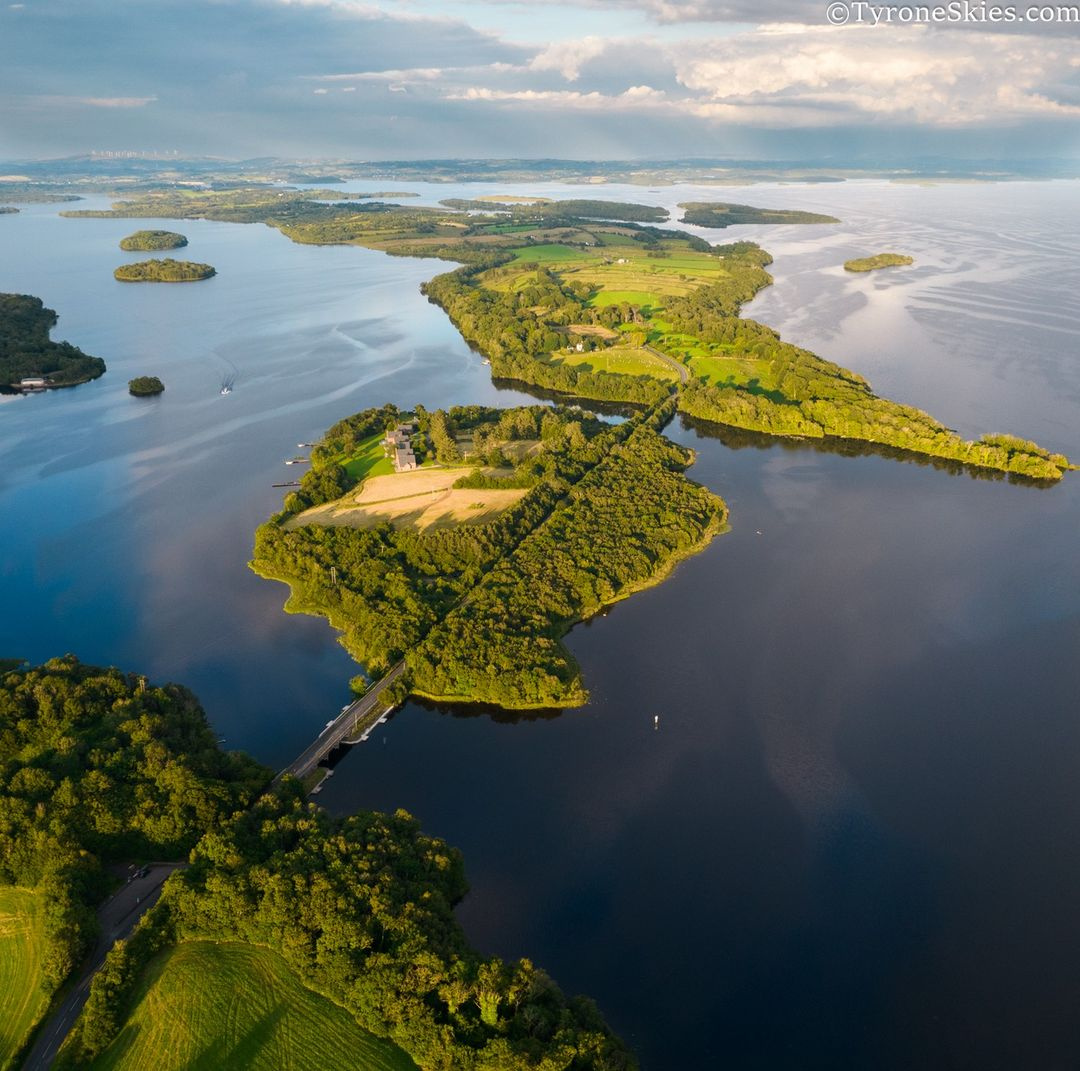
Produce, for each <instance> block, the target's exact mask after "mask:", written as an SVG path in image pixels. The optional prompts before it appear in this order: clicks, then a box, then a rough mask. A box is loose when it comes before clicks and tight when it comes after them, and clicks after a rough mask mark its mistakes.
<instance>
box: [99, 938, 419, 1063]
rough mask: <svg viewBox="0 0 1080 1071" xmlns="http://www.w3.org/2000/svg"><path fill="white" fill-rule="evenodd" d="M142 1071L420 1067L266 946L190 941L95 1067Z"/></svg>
mask: <svg viewBox="0 0 1080 1071" xmlns="http://www.w3.org/2000/svg"><path fill="white" fill-rule="evenodd" d="M90 1066H91V1067H93V1068H97V1069H101V1068H122V1069H125V1071H128V1069H129V1071H142V1069H143V1068H148V1067H152V1068H154V1069H155V1071H173V1069H175V1071H180V1069H181V1068H183V1069H184V1071H225V1069H228V1068H244V1069H250V1071H258V1069H265V1071H285V1069H288V1071H326V1069H327V1068H336V1067H349V1068H356V1069H358V1071H416V1065H415V1064H414V1063H413V1062H412V1060H410V1059H409V1057H408V1056H407V1055H406V1054H405V1053H404V1052H402V1051H401V1050H400V1049H398V1048H396V1047H395V1046H394V1045H392V1044H390V1042H388V1041H383V1040H381V1039H379V1038H376V1037H374V1036H373V1035H371V1034H369V1033H367V1032H366V1031H364V1030H361V1029H360V1027H359V1026H357V1025H356V1023H355V1022H354V1021H353V1018H352V1016H351V1015H350V1014H349V1013H348V1012H347V1011H345V1009H344V1008H340V1007H338V1005H336V1004H334V1003H333V1002H332V1001H330V1000H328V999H327V998H325V997H322V996H319V995H318V994H316V993H313V992H311V990H309V989H306V988H304V986H303V985H301V983H300V981H299V979H297V977H296V976H295V975H294V974H293V973H292V971H291V970H290V969H289V967H288V966H287V965H286V963H285V961H284V960H283V959H282V958H281V957H280V956H279V955H277V953H276V952H272V951H270V950H269V949H263V948H253V947H251V946H250V945H244V944H221V945H218V944H211V943H209V942H202V941H199V942H191V943H187V944H181V945H179V946H177V947H176V948H173V949H170V950H169V951H168V952H165V953H164V954H162V955H161V956H159V957H158V958H157V959H155V960H154V961H153V963H151V965H150V967H149V968H148V969H147V972H146V976H145V977H144V978H143V980H142V982H141V984H140V986H139V989H138V991H137V992H136V994H135V1005H134V1008H133V1010H132V1012H131V1015H130V1016H129V1017H128V1020H127V1022H126V1023H125V1024H124V1027H123V1029H122V1030H121V1031H120V1034H119V1036H118V1037H117V1039H116V1040H115V1041H114V1042H113V1043H112V1045H110V1046H109V1048H108V1049H106V1050H105V1052H104V1053H103V1054H102V1055H101V1056H100V1057H99V1058H98V1059H97V1060H95V1061H94V1063H93V1064H91V1065H90Z"/></svg>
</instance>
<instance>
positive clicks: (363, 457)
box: [337, 431, 394, 480]
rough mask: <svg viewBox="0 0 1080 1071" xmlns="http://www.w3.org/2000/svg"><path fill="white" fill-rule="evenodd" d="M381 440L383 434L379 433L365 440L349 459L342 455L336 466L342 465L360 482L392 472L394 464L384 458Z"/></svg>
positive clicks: (384, 452) (384, 453)
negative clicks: (368, 477)
mask: <svg viewBox="0 0 1080 1071" xmlns="http://www.w3.org/2000/svg"><path fill="white" fill-rule="evenodd" d="M383 438H384V436H383V433H382V432H381V431H380V432H378V433H377V434H375V435H372V436H371V437H370V438H368V439H365V440H364V441H363V442H362V443H360V445H359V447H357V450H356V452H355V453H354V454H352V455H351V456H350V457H345V456H344V455H342V456H341V457H339V458H337V461H338V464H340V465H342V466H343V467H344V469H345V471H346V472H347V473H348V474H349V475H350V476H351V477H352V478H353V479H355V480H362V479H364V478H365V477H367V476H384V475H386V474H387V473H391V472H393V471H394V463H393V461H391V460H390V458H388V457H387V456H386V451H385V450H384V449H383Z"/></svg>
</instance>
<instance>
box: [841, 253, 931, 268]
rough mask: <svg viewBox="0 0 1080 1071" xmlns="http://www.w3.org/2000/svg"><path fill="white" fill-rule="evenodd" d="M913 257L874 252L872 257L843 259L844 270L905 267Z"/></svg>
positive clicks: (911, 261)
mask: <svg viewBox="0 0 1080 1071" xmlns="http://www.w3.org/2000/svg"><path fill="white" fill-rule="evenodd" d="M914 263H915V258H914V257H909V256H905V255H904V254H903V253H875V254H874V256H872V257H857V258H856V259H855V260H845V261H844V271H874V270H875V269H877V268H906V267H907V266H908V265H909V264H914Z"/></svg>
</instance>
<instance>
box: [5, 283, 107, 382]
mask: <svg viewBox="0 0 1080 1071" xmlns="http://www.w3.org/2000/svg"><path fill="white" fill-rule="evenodd" d="M56 319H57V317H56V313H55V312H54V311H53V310H52V309H47V308H45V306H44V304H43V303H42V301H41V298H37V297H32V296H31V295H29V294H0V389H5V390H41V389H43V388H47V387H74V386H76V385H77V384H79V383H86V382H87V381H89V380H91V379H96V378H97V377H98V376H100V375H102V374H103V373H104V372H105V362H104V361H103V360H102V359H101V358H100V357H90V356H88V355H87V354H85V353H83V351H82V350H80V349H79V348H78V347H77V346H73V345H72V344H71V343H70V342H53V341H52V340H51V339H50V338H49V331H50V330H51V329H52V328H53V327H55V326H56Z"/></svg>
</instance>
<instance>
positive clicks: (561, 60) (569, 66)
mask: <svg viewBox="0 0 1080 1071" xmlns="http://www.w3.org/2000/svg"><path fill="white" fill-rule="evenodd" d="M607 45H608V42H607V40H606V39H605V38H602V37H583V38H581V39H580V40H579V41H559V42H556V43H555V44H552V45H549V46H548V47H547V48H545V49H544V50H543V52H541V53H540V54H539V55H537V56H534V57H533V59H532V61H531V62H530V63H529V67H530V69H531V70H534V71H558V72H559V74H561V75H562V76H563V78H565V79H566V80H567V81H568V82H575V81H577V79H578V77H579V76H580V74H581V68H582V67H583V66H584V65H585V64H586V63H588V61H589V60H591V59H595V58H596V57H597V56H599V55H602V54H603V52H604V51H605V49H606V48H607Z"/></svg>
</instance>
